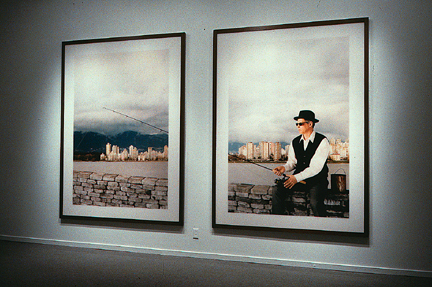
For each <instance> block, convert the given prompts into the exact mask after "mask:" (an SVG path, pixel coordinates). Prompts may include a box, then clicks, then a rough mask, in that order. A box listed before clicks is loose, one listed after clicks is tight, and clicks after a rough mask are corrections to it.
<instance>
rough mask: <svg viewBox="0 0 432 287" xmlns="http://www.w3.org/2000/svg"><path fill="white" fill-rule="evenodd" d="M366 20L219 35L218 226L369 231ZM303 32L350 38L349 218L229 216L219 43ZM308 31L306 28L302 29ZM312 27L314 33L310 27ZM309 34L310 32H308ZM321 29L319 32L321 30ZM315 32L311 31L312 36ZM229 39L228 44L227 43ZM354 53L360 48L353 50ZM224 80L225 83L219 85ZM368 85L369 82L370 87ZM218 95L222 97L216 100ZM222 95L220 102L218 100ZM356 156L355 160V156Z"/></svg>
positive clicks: (216, 84) (225, 103)
mask: <svg viewBox="0 0 432 287" xmlns="http://www.w3.org/2000/svg"><path fill="white" fill-rule="evenodd" d="M367 22H368V21H367V18H359V19H350V20H347V21H343V20H335V21H323V22H314V23H301V24H293V25H281V26H269V27H263V29H262V30H260V29H259V27H254V28H252V29H248V28H241V29H227V30H215V31H214V43H215V47H214V53H215V54H214V69H215V71H214V73H215V74H216V75H214V77H216V78H215V79H214V81H215V82H214V90H213V92H214V108H215V110H214V113H215V114H214V147H213V148H214V158H213V160H214V167H213V168H214V174H213V177H214V186H213V188H214V190H213V227H259V228H280V229H305V230H318V231H334V232H352V233H365V232H366V230H365V228H366V222H365V221H366V219H365V213H366V212H367V206H366V204H367V202H366V197H365V196H366V194H365V193H367V192H368V189H367V180H366V179H367V178H368V176H367V175H366V174H365V171H367V167H366V165H367V159H366V157H367V141H366V139H365V137H367V129H366V120H367V117H366V116H365V115H367V112H366V109H367V106H366V104H367V95H368V94H367V80H368V78H367V75H366V74H367V73H368V69H367V68H368V64H367V63H365V62H364V61H366V62H367V61H368V51H367V49H368V40H367V38H368V33H367ZM287 28H290V29H291V28H293V29H292V30H297V31H299V29H296V28H302V31H301V33H300V32H299V33H300V34H301V35H300V36H299V37H300V38H303V37H305V36H306V35H311V33H312V34H313V33H317V34H316V35H315V36H316V37H322V36H323V35H327V36H329V37H334V36H335V34H334V33H336V34H337V36H340V35H344V36H348V37H349V38H350V92H349V110H350V113H349V120H350V124H349V130H350V170H352V172H350V181H351V187H350V198H349V202H350V216H349V218H318V217H304V216H296V217H294V216H279V215H257V214H241V213H229V212H228V211H227V210H228V194H227V193H228V192H227V186H228V174H227V173H228V161H227V154H228V144H227V143H228V108H229V107H228V105H229V104H228V97H229V95H228V92H227V81H224V73H223V72H224V71H223V65H221V63H219V62H218V61H217V60H218V59H219V56H220V54H219V53H220V51H221V50H222V51H223V48H221V47H220V45H222V47H223V44H224V41H229V36H230V35H231V34H230V33H233V34H232V35H234V36H233V38H235V35H236V34H237V33H243V32H244V33H245V34H247V33H251V35H252V34H257V35H258V33H255V32H257V31H258V32H259V33H265V32H268V31H273V32H274V31H278V30H280V29H287ZM303 28H306V29H303ZM308 28H310V29H308ZM305 30H309V31H308V32H307V33H305ZM318 30H319V31H318ZM309 32H310V33H309ZM226 39H228V40H226ZM353 49H355V50H354V51H353ZM220 79H222V83H221V81H220ZM365 82H366V84H365ZM216 95H217V96H216ZM216 97H217V99H216ZM216 130H217V133H216ZM351 156H352V157H351Z"/></svg>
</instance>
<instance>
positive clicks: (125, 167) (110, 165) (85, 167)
mask: <svg viewBox="0 0 432 287" xmlns="http://www.w3.org/2000/svg"><path fill="white" fill-rule="evenodd" d="M74 170H79V171H92V172H104V173H113V174H121V175H125V176H144V177H157V178H168V162H167V161H150V162H121V161H119V162H106V161H74Z"/></svg>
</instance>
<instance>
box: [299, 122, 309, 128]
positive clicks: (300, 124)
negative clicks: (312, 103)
mask: <svg viewBox="0 0 432 287" xmlns="http://www.w3.org/2000/svg"><path fill="white" fill-rule="evenodd" d="M307 123H309V122H302V123H296V126H297V127H298V126H302V125H304V124H307Z"/></svg>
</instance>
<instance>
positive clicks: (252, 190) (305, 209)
mask: <svg viewBox="0 0 432 287" xmlns="http://www.w3.org/2000/svg"><path fill="white" fill-rule="evenodd" d="M275 191H276V186H268V185H253V184H244V183H231V184H229V186H228V211H229V212H234V213H256V214H271V210H272V196H273V193H274V192H275ZM309 200H310V199H309V195H308V193H307V192H304V191H293V193H292V196H291V197H288V198H287V202H286V203H287V205H288V206H291V207H292V208H291V210H292V212H291V213H290V215H297V216H308V215H313V212H312V209H311V207H310V203H309ZM324 205H325V206H326V210H327V214H328V216H329V217H342V218H348V217H349V193H348V191H346V192H345V193H340V192H338V193H334V192H332V191H331V190H329V191H328V192H327V195H326V198H325V200H324Z"/></svg>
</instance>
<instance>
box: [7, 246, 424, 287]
mask: <svg viewBox="0 0 432 287" xmlns="http://www.w3.org/2000/svg"><path fill="white" fill-rule="evenodd" d="M0 286H2V287H3V286H224V287H227V286H236V287H238V286H273V287H274V286H432V278H421V277H410V276H393V275H392V276H390V275H381V274H365V273H353V272H344V271H330V270H322V269H309V268H298V267H286V266H275V265H265V264H255V263H244V262H232V261H221V260H210V259H199V258H186V257H176V256H163V255H152V254H142V253H131V252H120V251H107V250H100V249H88V248H78V247H67V246H55V245H46V244H35V243H23V242H14V241H0Z"/></svg>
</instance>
